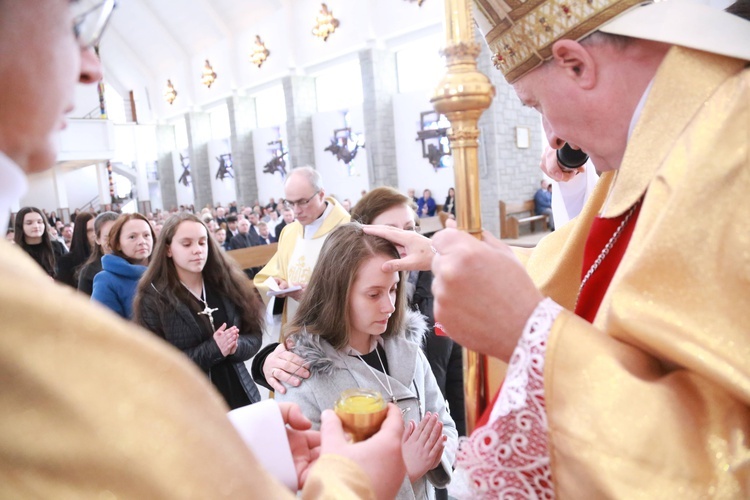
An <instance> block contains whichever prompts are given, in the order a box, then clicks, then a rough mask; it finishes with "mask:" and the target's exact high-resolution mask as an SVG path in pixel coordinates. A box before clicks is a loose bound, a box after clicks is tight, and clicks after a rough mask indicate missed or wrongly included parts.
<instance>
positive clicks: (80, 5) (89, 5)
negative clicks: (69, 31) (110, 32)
mask: <svg viewBox="0 0 750 500" xmlns="http://www.w3.org/2000/svg"><path fill="white" fill-rule="evenodd" d="M116 5H117V0H104V1H103V2H102V1H101V0H89V1H86V0H79V1H77V2H74V3H72V4H71V9H73V34H74V35H75V37H76V40H78V45H79V46H80V47H81V50H87V49H90V48H91V47H94V46H96V45H98V44H99V40H101V38H102V34H103V33H104V29H105V28H106V27H107V23H108V22H109V18H110V17H111V16H112V11H113V10H114V9H115V6H116Z"/></svg>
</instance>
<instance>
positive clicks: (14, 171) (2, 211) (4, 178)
mask: <svg viewBox="0 0 750 500" xmlns="http://www.w3.org/2000/svg"><path fill="white" fill-rule="evenodd" d="M28 188H29V184H28V181H27V180H26V175H25V174H24V172H23V170H21V167H19V166H18V165H16V164H15V162H14V161H13V160H11V159H10V158H8V156H7V155H6V154H5V153H3V152H2V151H0V230H1V231H0V232H2V236H3V237H4V236H5V232H6V231H7V230H8V222H9V221H10V213H11V210H12V209H13V206H14V205H15V204H16V203H18V200H20V199H21V197H22V196H23V195H24V194H26V191H27V190H28Z"/></svg>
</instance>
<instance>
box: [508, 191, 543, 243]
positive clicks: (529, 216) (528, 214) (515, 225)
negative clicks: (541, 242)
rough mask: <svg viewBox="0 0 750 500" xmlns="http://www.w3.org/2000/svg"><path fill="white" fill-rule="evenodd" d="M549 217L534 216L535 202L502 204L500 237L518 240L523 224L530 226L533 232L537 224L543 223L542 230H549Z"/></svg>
mask: <svg viewBox="0 0 750 500" xmlns="http://www.w3.org/2000/svg"><path fill="white" fill-rule="evenodd" d="M548 218H549V217H548V216H547V215H546V214H542V215H536V214H534V200H526V201H522V202H521V203H505V202H504V201H501V202H500V237H501V238H510V239H514V240H515V239H518V230H519V227H520V225H521V224H529V225H530V226H531V232H532V233H533V232H534V230H535V228H536V223H537V222H540V221H541V223H542V230H543V231H544V230H545V229H547V227H548V225H549V221H548V220H547V219H548Z"/></svg>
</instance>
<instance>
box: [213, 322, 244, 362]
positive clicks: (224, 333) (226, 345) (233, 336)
mask: <svg viewBox="0 0 750 500" xmlns="http://www.w3.org/2000/svg"><path fill="white" fill-rule="evenodd" d="M239 338H240V329H239V328H237V327H236V326H230V327H229V328H227V324H226V323H222V325H221V326H220V327H219V329H218V330H216V331H215V332H214V342H216V345H217V346H219V350H220V351H221V355H222V356H224V357H227V356H229V355H230V354H234V353H235V352H237V341H238V340H239Z"/></svg>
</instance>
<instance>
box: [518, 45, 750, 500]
mask: <svg viewBox="0 0 750 500" xmlns="http://www.w3.org/2000/svg"><path fill="white" fill-rule="evenodd" d="M748 188H750V69H748V67H747V62H746V61H741V60H737V59H732V58H728V57H724V56H719V55H713V54H709V53H706V52H700V51H695V50H691V49H686V48H681V47H673V48H672V49H671V50H670V52H669V53H668V55H667V57H666V58H665V59H664V62H663V63H662V65H661V67H660V68H659V70H658V72H657V74H656V77H655V80H654V82H653V86H652V88H651V91H650V94H649V96H648V99H647V102H646V105H645V107H644V109H643V112H642V114H641V117H640V119H639V120H638V123H637V125H636V127H635V130H634V132H633V134H632V136H631V138H630V141H629V144H628V148H627V151H626V153H625V157H624V159H623V164H622V167H621V169H620V170H619V171H618V172H617V173H614V174H613V173H608V174H605V175H603V176H602V178H601V180H600V182H599V186H598V188H597V190H596V191H595V193H594V195H593V196H592V197H591V199H590V200H589V202H588V204H587V206H586V207H585V209H584V211H583V212H582V213H581V215H580V216H579V217H578V219H577V220H576V221H573V222H572V223H571V224H569V225H567V226H566V227H564V228H562V229H561V230H559V231H556V232H555V233H552V234H551V235H550V236H549V237H547V238H545V240H544V241H543V242H542V243H540V245H539V246H538V247H537V249H536V250H535V252H534V253H533V254H532V255H531V256H530V257H528V259H527V260H526V264H527V268H528V269H529V272H530V273H531V274H532V277H534V279H535V281H536V283H537V284H538V285H539V286H540V287H541V288H542V291H543V292H544V293H545V294H547V295H549V296H550V297H552V298H553V299H554V300H555V301H557V302H559V303H560V304H561V305H563V306H565V307H566V308H567V309H568V311H563V312H562V313H561V315H560V316H559V317H558V318H557V320H556V321H555V323H554V325H553V329H552V332H551V334H550V338H549V342H548V347H547V355H546V364H545V398H546V405H547V414H548V422H549V448H550V458H551V461H552V477H553V481H554V484H555V490H556V493H557V496H558V497H559V498H649V499H654V498H680V499H688V498H706V497H716V498H748V496H750V443H749V439H750V437H749V436H750V409H749V408H748V407H749V405H750V231H748V229H747V228H746V227H745V226H744V224H745V223H747V221H750V196H748V194H747V191H748ZM607 193H608V195H607ZM644 193H645V197H644V199H643V205H642V208H641V211H640V215H639V216H638V219H637V221H636V226H635V228H634V232H633V235H632V239H631V240H630V243H629V246H628V248H627V251H626V253H625V255H624V257H623V259H622V261H621V262H620V265H619V267H618V269H617V271H616V273H615V275H614V277H613V279H612V282H611V285H610V286H609V288H608V290H607V293H606V294H605V296H604V299H603V302H602V305H601V307H600V308H599V311H598V313H597V316H596V319H595V321H594V324H593V325H592V324H590V323H588V322H586V321H584V320H583V319H581V318H579V317H577V316H575V315H574V314H573V313H571V312H569V310H572V308H573V305H574V303H575V299H576V294H577V288H578V285H579V284H580V276H581V265H582V264H581V263H582V255H583V246H584V244H585V242H586V236H587V234H588V230H589V228H590V226H591V221H592V219H593V217H594V216H595V215H596V214H597V213H598V212H600V211H601V212H602V215H603V216H604V217H616V216H618V215H621V214H623V213H624V212H626V211H627V210H628V209H629V208H630V207H631V206H633V204H634V203H636V202H637V201H638V200H639V199H640V198H641V196H643V195H644ZM605 198H606V204H605V203H604V202H605ZM602 207H606V208H605V209H604V210H602ZM561 249H562V250H561Z"/></svg>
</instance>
